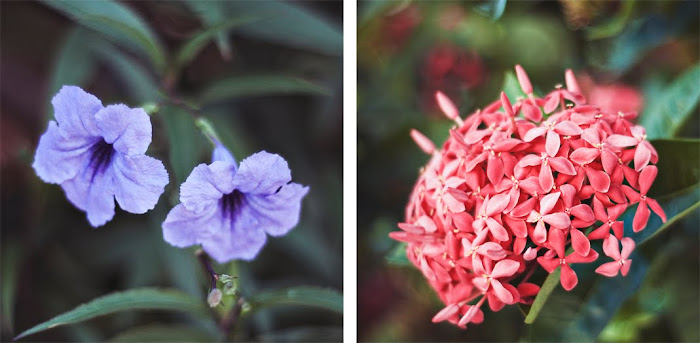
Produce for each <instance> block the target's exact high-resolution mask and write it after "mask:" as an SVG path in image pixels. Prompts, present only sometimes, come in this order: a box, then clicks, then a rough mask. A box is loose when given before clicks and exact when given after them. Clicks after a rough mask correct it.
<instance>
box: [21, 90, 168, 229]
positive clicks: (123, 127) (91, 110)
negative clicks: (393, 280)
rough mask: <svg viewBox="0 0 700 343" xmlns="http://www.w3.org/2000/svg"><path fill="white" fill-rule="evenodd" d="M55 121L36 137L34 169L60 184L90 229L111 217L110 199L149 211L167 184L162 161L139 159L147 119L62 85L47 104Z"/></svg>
mask: <svg viewBox="0 0 700 343" xmlns="http://www.w3.org/2000/svg"><path fill="white" fill-rule="evenodd" d="M51 103H52V104H53V107H54V111H55V118H56V121H50V122H49V128H48V130H47V131H46V133H44V134H43V135H42V136H41V139H40V140H39V146H38V147H37V149H36V155H35V156H34V164H33V165H32V166H33V167H34V170H35V171H36V173H37V175H39V177H40V178H41V179H42V180H44V181H45V182H48V183H57V184H60V185H61V187H62V188H63V190H64V191H65V192H66V197H68V200H70V202H71V203H73V205H75V206H76V207H77V208H79V209H81V210H83V211H85V212H86V213H87V218H88V221H89V222H90V224H91V225H92V226H93V227H98V226H101V225H104V224H105V223H106V222H108V221H110V220H111V219H112V217H114V199H115V198H116V200H117V202H118V203H119V206H120V207H121V208H122V209H123V210H125V211H127V212H131V213H145V212H146V211H148V210H152V209H153V207H154V206H155V205H156V203H157V202H158V198H159V197H160V195H161V194H162V193H163V188H164V187H165V185H166V184H168V173H167V172H166V171H165V167H164V166H163V163H162V162H161V161H159V160H157V159H155V158H152V157H149V156H146V155H144V154H145V153H146V149H147V148H148V145H149V144H151V121H150V118H149V117H148V115H147V114H146V112H144V111H143V110H142V109H140V108H134V109H132V108H129V107H127V106H125V105H121V104H119V105H109V106H107V107H102V102H101V101H100V100H99V99H97V98H96V97H95V96H93V95H92V94H89V93H86V92H85V91H83V90H82V89H80V88H79V87H75V86H63V88H61V90H60V91H59V92H58V94H56V96H54V98H53V100H52V101H51Z"/></svg>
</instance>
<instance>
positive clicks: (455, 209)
mask: <svg viewBox="0 0 700 343" xmlns="http://www.w3.org/2000/svg"><path fill="white" fill-rule="evenodd" d="M442 201H444V202H445V205H447V209H449V210H450V212H452V213H460V212H464V210H466V207H465V206H464V203H463V202H461V201H459V200H457V199H455V198H454V197H453V196H452V195H451V194H450V193H446V194H443V195H442Z"/></svg>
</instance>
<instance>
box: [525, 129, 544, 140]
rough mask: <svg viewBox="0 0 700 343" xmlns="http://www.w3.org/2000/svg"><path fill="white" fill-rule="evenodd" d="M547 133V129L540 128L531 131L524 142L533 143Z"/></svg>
mask: <svg viewBox="0 0 700 343" xmlns="http://www.w3.org/2000/svg"><path fill="white" fill-rule="evenodd" d="M546 132H547V128H546V127H542V126H538V127H536V128H534V129H530V131H528V132H527V133H526V134H525V137H523V141H524V142H532V141H533V140H534V139H535V138H537V137H540V136H542V135H544V134H545V133H546Z"/></svg>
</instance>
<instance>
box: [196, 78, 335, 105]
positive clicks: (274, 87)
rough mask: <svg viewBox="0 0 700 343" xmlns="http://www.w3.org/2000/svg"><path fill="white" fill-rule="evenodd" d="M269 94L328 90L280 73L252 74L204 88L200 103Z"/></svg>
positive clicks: (314, 92)
mask: <svg viewBox="0 0 700 343" xmlns="http://www.w3.org/2000/svg"><path fill="white" fill-rule="evenodd" d="M271 94H315V95H329V94H330V91H329V90H328V89H326V88H324V87H322V86H319V85H317V84H315V83H312V82H310V81H307V80H304V79H301V78H298V77H294V76H282V75H252V76H239V77H233V78H228V79H224V80H221V81H218V82H215V83H214V84H212V85H210V86H209V87H208V88H206V89H205V90H204V91H203V92H202V94H201V95H200V99H201V102H202V103H213V102H217V101H222V100H227V99H231V98H235V97H245V96H259V95H271Z"/></svg>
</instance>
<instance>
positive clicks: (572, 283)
mask: <svg viewBox="0 0 700 343" xmlns="http://www.w3.org/2000/svg"><path fill="white" fill-rule="evenodd" d="M577 284H578V277H577V276H576V273H575V272H574V270H573V269H571V267H570V266H569V265H568V264H562V265H561V285H562V287H564V289H565V290H567V291H570V290H572V289H574V287H576V285H577Z"/></svg>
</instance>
